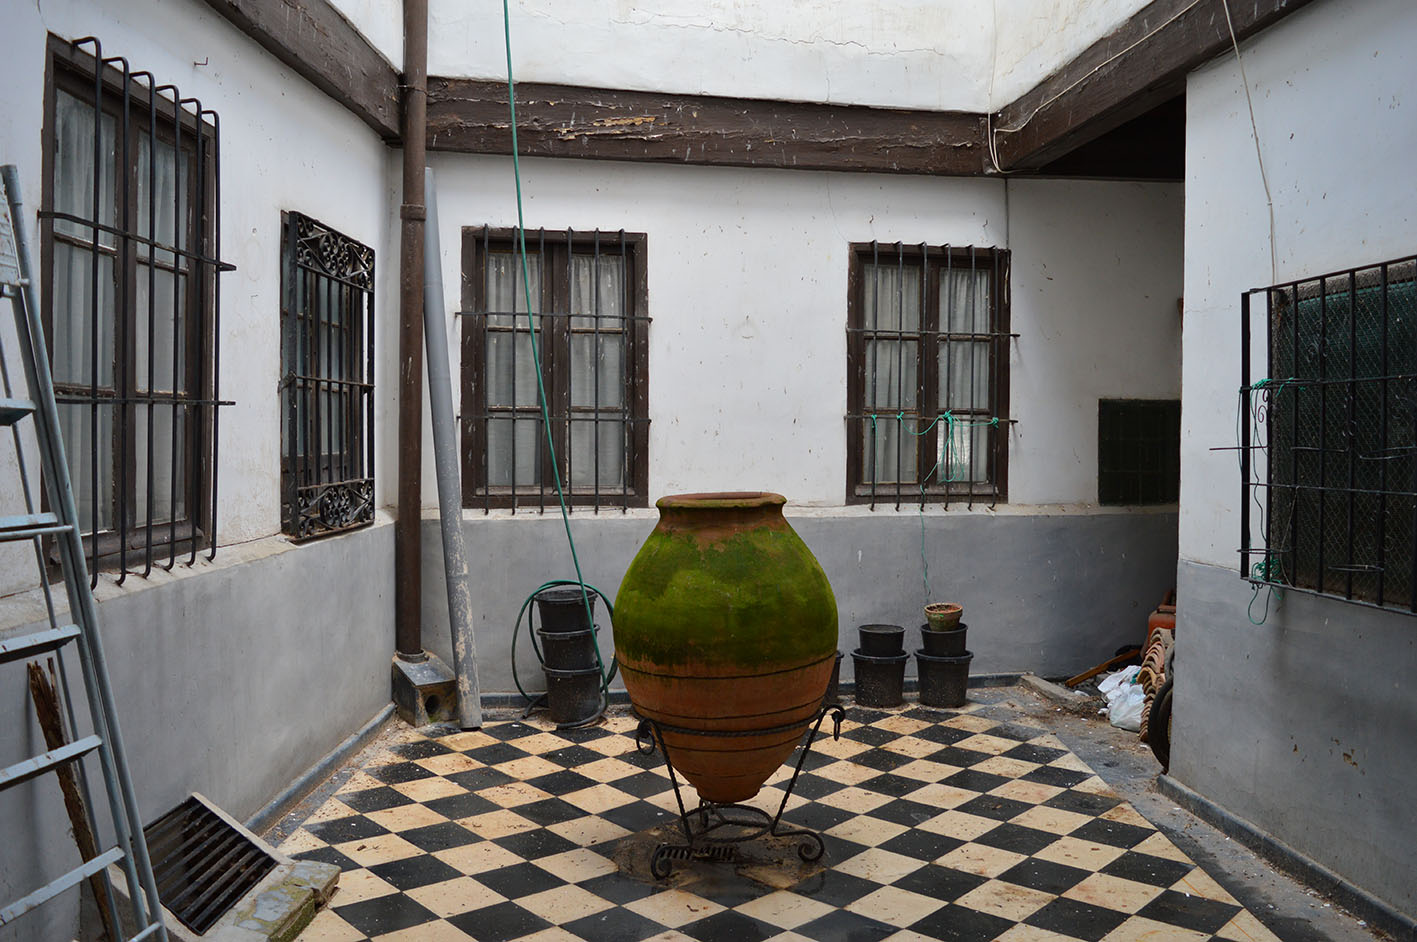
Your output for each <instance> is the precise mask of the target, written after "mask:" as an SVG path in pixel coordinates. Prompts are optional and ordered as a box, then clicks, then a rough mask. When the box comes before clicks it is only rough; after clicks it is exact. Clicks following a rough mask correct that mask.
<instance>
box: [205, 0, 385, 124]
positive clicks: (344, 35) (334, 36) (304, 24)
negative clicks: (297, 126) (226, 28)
mask: <svg viewBox="0 0 1417 942" xmlns="http://www.w3.org/2000/svg"><path fill="white" fill-rule="evenodd" d="M207 4H208V5H209V6H210V7H211V8H212V9H214V10H216V11H217V12H218V13H220V14H221V15H222V16H224V17H226V18H227V19H228V20H230V21H231V22H232V23H234V24H235V25H236V27H237V28H238V29H240V30H241V31H242V32H243V33H245V34H246V35H248V36H250V37H251V38H252V39H254V40H255V41H256V42H258V43H260V44H261V46H262V47H263V48H264V49H265V50H266V51H267V52H269V53H271V55H273V56H275V57H276V58H277V59H279V60H280V61H281V62H284V63H285V64H286V65H288V66H290V68H292V69H294V70H295V72H296V73H297V74H299V75H300V76H302V77H303V78H305V79H307V80H308V81H309V82H311V83H312V84H313V85H314V86H315V87H316V88H318V89H320V91H322V92H324V93H325V94H327V95H329V96H330V97H331V98H333V99H334V100H335V101H337V102H339V103H340V104H341V105H344V107H346V108H348V109H349V110H350V111H352V112H353V113H354V114H355V115H356V116H357V117H359V118H360V120H362V121H363V122H364V123H365V124H367V125H369V126H370V127H371V128H373V129H374V130H375V131H377V132H379V135H380V136H381V137H383V138H384V139H385V140H387V141H393V140H397V138H398V136H399V75H398V73H397V72H395V71H394V68H393V66H391V65H389V63H388V60H386V59H385V58H384V57H383V56H381V55H380V54H379V52H378V50H376V49H375V48H374V47H373V46H371V45H370V44H369V41H368V40H367V39H365V38H364V36H363V35H362V34H361V33H360V32H359V31H358V30H357V29H355V28H354V27H353V26H351V25H350V23H349V21H348V20H346V19H345V18H344V17H343V16H341V15H340V14H339V12H338V11H336V10H335V8H334V7H332V6H330V4H329V3H328V2H327V0H207Z"/></svg>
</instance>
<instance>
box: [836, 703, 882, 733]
mask: <svg viewBox="0 0 1417 942" xmlns="http://www.w3.org/2000/svg"><path fill="white" fill-rule="evenodd" d="M890 715H891V714H889V713H887V712H886V711H884V710H873V709H871V708H870V707H863V706H851V707H847V708H846V718H847V719H848V720H851V721H852V722H853V723H860V724H862V725H863V726H867V725H870V724H871V723H876V722H879V721H881V720H884V719H886V718H888V717H889V716H890ZM842 735H846V734H845V733H843V734H842Z"/></svg>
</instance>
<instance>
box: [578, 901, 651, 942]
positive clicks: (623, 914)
mask: <svg viewBox="0 0 1417 942" xmlns="http://www.w3.org/2000/svg"><path fill="white" fill-rule="evenodd" d="M561 928H563V929H565V930H566V931H567V932H570V933H573V934H574V935H578V936H580V937H581V938H582V939H585V940H586V942H639V940H640V939H648V938H649V937H650V936H652V935H658V934H659V933H661V932H663V931H664V926H661V925H660V924H659V923H657V922H654V921H652V920H649V919H646V918H645V917H643V916H641V915H639V914H638V913H634V912H631V911H630V910H628V909H620V908H619V907H616V908H615V909H607V910H605V911H604V912H599V913H594V914H592V915H589V916H585V917H583V918H581V919H577V920H575V921H573V922H568V923H565V924H563V925H562V926H561Z"/></svg>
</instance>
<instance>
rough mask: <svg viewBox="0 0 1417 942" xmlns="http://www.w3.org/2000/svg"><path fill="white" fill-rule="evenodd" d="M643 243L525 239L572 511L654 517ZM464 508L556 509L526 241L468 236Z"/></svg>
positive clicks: (617, 237)
mask: <svg viewBox="0 0 1417 942" xmlns="http://www.w3.org/2000/svg"><path fill="white" fill-rule="evenodd" d="M645 246H646V237H645V235H644V234H643V233H627V232H625V231H624V230H620V231H618V232H601V231H600V230H595V231H592V232H577V231H575V230H571V229H566V230H564V231H555V232H548V231H546V230H540V229H539V230H535V231H531V230H528V231H527V232H526V251H527V269H528V272H529V276H528V277H529V278H530V289H531V290H530V303H531V308H532V310H531V314H532V319H533V320H534V321H535V323H536V331H537V334H536V344H537V349H538V352H539V355H540V368H541V375H542V381H543V383H544V386H545V390H546V398H547V413H548V415H549V418H550V424H551V438H552V442H553V444H554V447H555V454H556V460H557V462H558V464H559V467H558V468H556V469H555V470H556V471H558V472H559V475H560V479H561V481H562V484H563V488H564V490H565V495H566V501H567V504H568V505H571V506H586V507H591V508H593V509H594V510H595V511H596V512H599V510H600V508H602V507H618V508H620V509H621V510H622V511H623V510H625V509H626V508H629V507H644V506H647V504H648V500H647V493H648V451H649V414H648V412H649V406H648V403H649V343H648V341H649V323H650V319H649V317H648V315H647V305H648V291H647V283H646V278H645V251H646V249H645ZM462 248H463V266H462V270H463V284H462V298H463V311H462V312H461V313H462V314H463V322H462V363H463V369H462V415H461V432H462V441H463V504H464V506H467V507H479V506H480V507H481V508H482V509H483V511H484V512H486V511H488V510H490V509H491V508H492V507H509V508H511V509H512V510H513V511H514V512H515V511H516V510H517V509H520V508H523V507H526V508H534V509H536V510H537V511H539V512H540V511H544V510H545V509H546V507H547V506H548V504H549V505H550V506H555V505H556V500H557V498H556V487H555V483H554V478H553V475H552V471H553V468H552V462H551V457H550V453H549V450H548V448H547V444H546V431H545V427H544V425H543V422H542V417H541V407H540V399H539V393H538V387H537V374H536V366H537V360H536V357H534V356H533V354H532V338H531V333H530V324H529V320H528V316H527V310H526V309H527V292H526V290H525V287H524V282H523V275H522V265H521V258H520V255H519V254H518V252H517V230H515V229H492V228H489V227H486V226H483V227H480V228H474V227H469V228H464V229H463V246H462Z"/></svg>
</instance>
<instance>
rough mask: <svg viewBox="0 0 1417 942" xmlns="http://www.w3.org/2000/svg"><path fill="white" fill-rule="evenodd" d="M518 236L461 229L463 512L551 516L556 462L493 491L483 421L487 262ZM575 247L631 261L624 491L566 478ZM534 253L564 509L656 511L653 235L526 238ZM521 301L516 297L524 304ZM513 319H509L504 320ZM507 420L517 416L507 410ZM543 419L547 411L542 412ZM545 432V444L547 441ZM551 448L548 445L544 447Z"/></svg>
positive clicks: (523, 410) (532, 234) (526, 412)
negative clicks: (536, 480) (652, 481)
mask: <svg viewBox="0 0 1417 942" xmlns="http://www.w3.org/2000/svg"><path fill="white" fill-rule="evenodd" d="M517 232H518V230H516V229H515V228H491V227H486V226H467V227H464V228H463V230H462V307H463V310H462V312H461V314H462V354H461V355H462V414H461V417H460V430H461V437H462V442H463V449H462V455H463V460H462V472H463V475H462V478H463V506H464V507H470V508H476V507H480V508H482V509H483V510H484V511H486V510H489V509H491V508H494V507H497V508H512V509H513V510H516V509H520V508H527V509H534V510H545V509H546V508H547V507H548V506H550V507H554V506H556V491H555V485H554V484H552V483H551V480H552V477H551V471H552V468H551V461H550V457H549V455H548V454H547V451H546V449H545V446H544V444H542V445H541V447H540V453H541V458H542V465H541V475H540V477H541V483H540V484H535V485H515V486H496V487H490V488H489V487H488V486H487V478H488V468H487V464H486V461H487V423H486V421H484V420H483V419H482V416H483V415H484V413H485V412H487V411H488V410H487V409H486V405H485V397H486V380H485V369H486V362H485V361H486V355H485V351H486V343H487V341H486V338H487V333H488V327H487V322H486V318H485V317H484V316H483V315H485V314H486V313H487V277H486V266H487V255H488V253H489V251H497V252H506V251H509V250H512V249H515V248H516V245H517ZM568 241H569V246H570V252H571V253H572V254H574V255H583V254H589V253H591V252H593V251H595V250H596V247H597V245H598V246H599V251H600V253H601V254H602V255H612V254H613V255H618V254H619V253H620V252H621V251H622V246H623V251H624V254H625V256H626V259H625V263H626V272H625V280H624V284H625V299H624V300H625V302H626V306H627V310H626V312H625V315H624V318H623V320H624V321H625V322H626V325H625V328H624V333H625V337H626V341H627V343H628V347H629V349H628V350H627V351H626V355H625V377H624V381H625V385H624V390H623V397H624V398H623V402H624V403H625V404H626V407H627V408H626V409H625V410H624V413H623V415H624V420H625V421H627V422H628V423H629V425H630V433H629V453H628V454H627V455H626V456H625V457H626V469H625V488H624V489H623V490H620V489H609V490H607V489H606V488H604V487H586V486H584V485H583V486H581V487H578V488H574V489H573V488H572V487H571V484H570V476H569V474H568V473H567V472H568V468H569V466H568V462H569V460H570V448H569V445H570V441H569V439H570V436H569V432H568V431H567V423H566V422H565V421H557V419H558V418H563V417H565V416H566V415H567V414H568V413H569V411H570V373H569V369H570V362H571V360H570V339H569V338H570V332H571V326H570V318H569V317H568V316H565V315H566V314H567V312H568V309H569V299H570V286H569V281H568V273H567V268H568V264H567V263H568V259H567V257H566V253H567V245H568ZM526 248H527V252H528V253H529V254H530V253H535V252H541V253H542V258H543V259H544V261H543V264H542V265H541V284H540V290H541V305H540V307H541V310H542V312H543V313H542V314H541V315H538V316H537V323H536V327H537V343H538V345H539V349H540V354H541V368H542V374H543V380H544V382H545V384H546V394H547V399H548V402H547V406H548V412H549V414H550V415H551V417H552V440H553V442H554V443H555V448H556V455H557V459H558V461H559V463H560V465H561V467H560V469H559V471H560V475H561V481H562V486H563V488H564V489H565V495H566V503H567V505H568V506H572V507H590V508H593V509H595V510H596V511H599V509H600V508H602V507H605V508H620V509H622V510H623V509H625V508H628V507H647V506H649V323H650V318H649V315H648V311H649V286H648V279H647V276H646V268H647V264H646V258H647V252H648V237H647V236H646V235H645V233H642V232H624V231H623V230H620V231H602V230H594V231H584V232H582V231H580V230H544V229H538V230H527V232H526ZM520 301H521V295H520V294H518V302H520ZM516 312H517V322H516V323H517V329H524V326H523V325H524V324H525V318H526V312H525V306H524V305H523V304H521V303H518V304H517V306H516ZM499 313H509V312H499ZM515 411H516V412H517V413H519V414H522V415H523V416H524V417H530V416H531V413H532V412H533V411H535V410H532V409H531V408H530V407H517V409H516V410H515ZM508 414H509V415H510V414H512V413H511V410H510V409H509V411H508ZM538 414H539V413H538ZM544 435H545V432H544V430H541V429H538V436H544ZM540 440H542V441H543V442H544V439H540Z"/></svg>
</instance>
